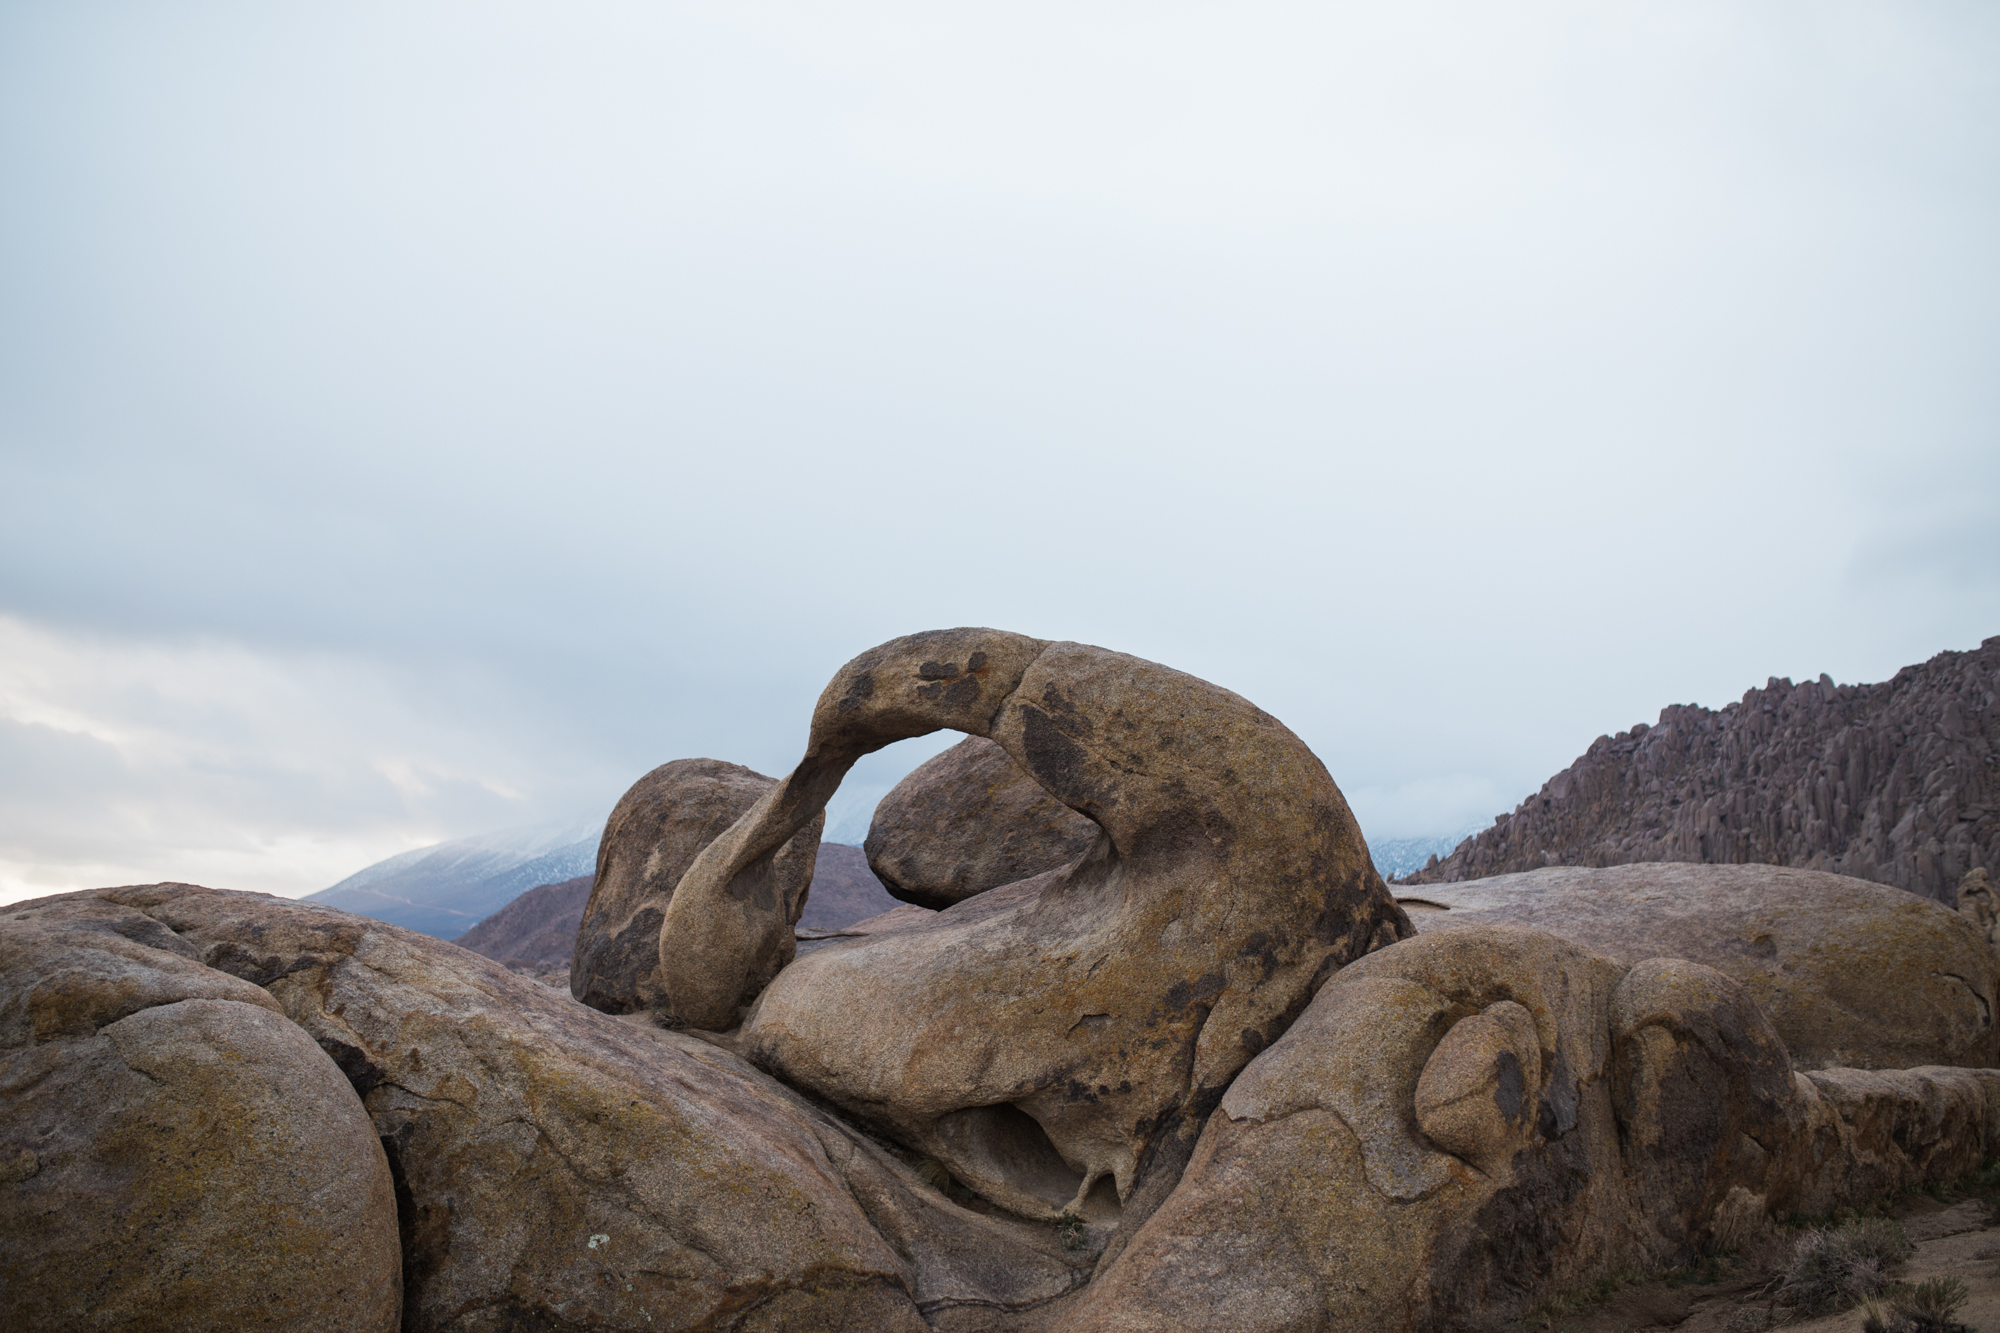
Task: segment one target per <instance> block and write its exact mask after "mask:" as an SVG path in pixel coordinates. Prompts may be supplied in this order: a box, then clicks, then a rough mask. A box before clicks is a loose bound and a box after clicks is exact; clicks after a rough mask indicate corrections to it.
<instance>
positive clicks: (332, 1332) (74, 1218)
mask: <svg viewBox="0 0 2000 1333" xmlns="http://www.w3.org/2000/svg"><path fill="white" fill-rule="evenodd" d="M326 915H330V916H336V917H340V918H341V919H343V920H349V919H351V918H348V917H346V916H345V914H343V913H337V912H328V913H326ZM198 957H199V951H198V950H197V949H196V948H194V947H193V946H192V945H190V944H189V943H187V942H186V941H185V940H182V939H181V938H180V937H178V936H177V935H175V934H174V933H173V932H172V931H170V930H168V929H166V928H165V927H163V926H162V925H160V924H159V923H158V922H156V921H154V920H152V919H151V918H149V917H147V916H145V915H144V914H142V913H139V912H134V911H131V910H128V909H125V908H123V907H121V906H119V905H118V904H116V903H114V902H110V901H107V900H105V899H104V898H102V897H99V896H97V895H89V894H72V895H67V896H65V897H62V898H56V899H49V900H44V901H43V902H40V903H28V904H18V905H16V906H13V907H9V908H6V909H4V910H0V1311H4V1318H0V1323H4V1324H5V1326H6V1327H7V1328H8V1329H10V1330H15V1331H16V1333H72V1331H73V1330H79V1329H105V1330H131V1331H132V1333H138V1331H139V1330H149V1329H162V1328H172V1329H175V1330H189V1333H208V1331H210V1330H213V1333H235V1331H236V1330H240V1329H299V1330H304V1329H326V1330H329V1333H394V1331H395V1329H396V1328H397V1326H398V1321H399V1319H400V1317H401V1309H400V1306H401V1291H400V1272H401V1267H400V1259H399V1247H398V1243H397V1233H396V1201H395V1195H394V1191H393V1187H392V1185H391V1182H390V1176H389V1166H388V1163H387V1161H386V1160H385V1159H384V1157H383V1153H382V1147H381V1145H380V1144H379V1143H378V1142H377V1141H376V1136H375V1133H374V1131H373V1129H372V1128H371V1127H370V1125H369V1122H368V1116H367V1113H366V1112H365V1111H363V1109H362V1106H361V1101H360V1099H359V1098H358V1097H357V1096H356V1095H355V1093H354V1090H353V1089H352V1088H351V1087H350V1086H349V1085H348V1082H347V1080H346V1079H345V1078H344V1077H342V1075H341V1071H340V1070H339V1069H338V1068H337V1067H336V1066H335V1064H334V1062H333V1061H332V1060H331V1059H329V1058H328V1057H327V1055H326V1054H325V1052H323V1051H322V1050H321V1049H320V1048H319V1047H318V1046H316V1045H314V1044H313V1042H312V1040H311V1039H310V1038H309V1037H307V1036H306V1034H305V1033H304V1032H302V1031H301V1030H300V1029H299V1028H298V1027H297V1026H296V1025H294V1024H293V1023H291V1022H289V1021H287V1019H286V1018H285V1016H284V1014H283V1012H282V1010H281V1009H280V1007H279V1005H278V1003H277V1001H275V1000H274V999H272V997H271V996H270V994H269V993H268V992H266V991H264V990H262V989H260V988H259V987H257V986H255V985H252V984H250V983H249V982H247V981H243V980H240V979H239V978H236V977H232V976H229V975H227V974H225V973H222V972H217V971H214V970H213V969H210V968H208V967H205V966H203V965H202V964H201V963H200V962H199V961H198Z"/></svg>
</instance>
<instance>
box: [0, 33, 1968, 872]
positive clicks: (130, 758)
mask: <svg viewBox="0 0 2000 1333" xmlns="http://www.w3.org/2000/svg"><path fill="white" fill-rule="evenodd" d="M1996 126H2000V10H1996V9H1994V8H1993V7H1991V6H1954V5H1945V4H1917V5H1909V6H1898V7H1883V6H1879V5H1867V4H1850V3H1828V4H1812V5H1803V4H1779V5H1775V6H1762V7H1745V6H1742V5H1740V4H1723V3H1704V2H1702V0H1695V2H1694V3H1687V4H1672V5H1669V4H1654V3H1638V4H1625V5H1617V6H1604V5H1600V4H1582V3H1566V2H1562V0H1549V2H1547V3H1535V4H1528V5H1517V6H1512V7H1508V8H1505V9H1501V8H1495V7H1493V6H1491V5H1486V4H1479V3H1455V2H1454V3H1421V2H1420V3H1416V4H1410V5H1397V6H1383V5H1362V4H1333V5H1317V4H1315V5H1304V4H1283V3H1271V4H1252V5H1238V6H1229V7H1219V6H1214V5H1178V4H1168V5H1164V6H1159V5H1149V6H1143V7H1140V6H1131V5H1125V4H1119V3H1102V4H1091V5H1086V6H1076V5H1048V4H1026V5H1017V6H1008V7H1005V8H987V9H980V8H977V7H966V6H945V5H937V4H928V3H927V4H913V3H882V4H868V3H862V4H857V5H847V6H840V7H837V8H828V7H825V6H810V5H803V4H796V3H760V2H757V0H752V2H751V3H743V4H729V5H720V4H708V3H695V4H678V5H665V6H660V5H638V4H626V3H612V2H609V0H607V2H604V3H590V2H588V0H586V2H584V3H578V4H572V5H564V6H559V7H553V6H546V5H528V4H519V3H504V2H503V3H497V4H483V5H477V6H472V5H463V4H455V3H440V4H428V5H420V6H414V7H412V6H406V5H398V6H389V5H380V4H366V3H364V4H357V5H349V6H343V7H339V8H330V7H320V8H312V7H297V6H292V7H285V6H278V7H273V6H268V5H252V4H243V3H234V2H230V3H213V4H201V3H196V4H192V5H181V6H176V7H174V8H173V9H171V10H168V9H164V8H159V7H149V6H144V5H135V4H120V3H110V4H106V5H93V6H88V7H78V6H69V7H62V6H39V7H37V6H14V7H11V8H6V9H0V198H4V199H6V200H7V201H8V204H7V207H6V208H5V209H4V210H0V614H5V615H9V616H12V617H13V620H12V621H11V622H9V624H10V628H8V629H7V630H6V633H7V634H8V635H10V636H12V637H10V638H9V639H8V641H7V642H8V644H9V645H10V647H9V654H8V663H7V666H6V676H5V678H6V680H7V682H8V684H7V687H6V689H7V698H8V700H9V703H8V704H7V711H6V712H5V713H4V714H0V716H4V717H5V718H6V719H9V720H8V721H7V722H6V723H5V726H6V727H7V731H6V732H5V740H4V744H5V745H6V746H8V747H9V748H8V750H7V751H6V754H7V756H8V757H7V760H6V763H5V764H4V765H0V782H5V783H6V784H8V785H7V790H8V791H9V792H10V793H13V795H12V796H10V801H12V802H13V804H12V805H10V807H9V809H8V810H7V812H5V813H0V853H3V854H4V856H5V857H6V858H7V861H8V864H9V865H10V866H11V867H13V868H12V869H9V870H8V871H7V872H6V873H7V874H9V875H11V876H13V879H12V880H10V881H9V882H10V883H14V884H24V883H29V882H32V883H33V884H35V885H40V886H49V885H54V884H57V883H61V884H65V885H66V884H71V883H83V882H96V881H100V880H102V879H104V878H107V877H117V876H130V877H133V878H145V879H151V878H158V877H160V876H162V875H167V874H173V875H186V876H196V877H199V876H207V877H210V878H214V879H217V880H221V879H228V880H229V881H230V882H232V883H235V884H238V885H239V886H244V887H260V886H279V887H283V888H284V889H285V891H288V892H289V891H298V890H302V889H306V888H311V887H316V886H317V885H319V884H321V883H324V882H326V881H327V880H328V879H331V878H336V877H338V875H339V874H344V873H345V872H346V871H347V870H349V869H352V868H354V867H355V858H357V857H358V858H364V859H365V858H366V857H367V856H369V855H372V854H373V852H374V851H375V850H377V849H382V850H395V849H397V848H400V847H404V846H408V845H411V844H412V843H413V842H415V841H420V840H423V839H426V838H430V837H441V836H456V835H463V834H470V833H476V832H479V831H481V830H482V829H485V828H491V827H495V826H499V825H505V824H511V823H514V822H535V821H540V820H558V819H572V818H589V817H595V816H599V815H601V814H602V813H603V811H604V809H605V808H607V807H608V805H609V803H610V802H611V801H612V800H613V799H615V797H616V795H617V793H618V791H619V790H621V789H622V787H623V786H624V785H625V784H626V783H627V782H629V781H630V780H631V779H632V778H633V777H636V776H637V775H638V774H639V773H641V772H643V771H645V770H646V769H647V768H649V767H651V766H652V765H653V764H656V763H659V762H663V761H665V760H668V759H672V758H676V757H682V756H690V755H712V756H714V757H717V758H723V759H730V760H734V761H737V762H741V763H745V764H749V765H750V766H752V767H754V768H757V769H759V770H760V771H764V772H767V773H772V774H777V773H782V772H783V771H785V770H786V769H787V768H788V767H789V766H790V765H791V764H792V763H793V762H794V761H795V760H796V759H797V757H798V754H799V749H800V746H801V744H802V742H803V739H804V728H805V722H806V719H807V717H808V716H809V714H810V711H811V707H812V702H813V699H814V698H815V697H816V695H817V693H818V691H819V689H820V687H821V686H822V685H823V684H824V682H825V681H826V679H827V678H828V676H830V675H831V673H832V672H833V670H834V669H835V668H837V667H838V666H839V665H840V663H841V662H843V661H844V660H846V659H847V658H848V657H849V656H851V655H852V654H853V653H855V652H858V651H860V650H861V649H864V648H866V647H868V646H869V645H871V644H873V643H876V642H880V641H882V640H884V639H887V638H889V637H892V636H894V635H897V634H901V633H907V632H909V631H911V630H915V629H920V628H926V627H930V626H937V625H951V624H967V623H971V624H980V623H984V624H995V625H999V626H1002V627H1005V628H1009V629H1015V630H1019V631H1022V632H1025V633H1031V634H1037V635H1043V636H1048V637H1068V638H1076V639H1081V640H1085V641H1088V642H1095V643H1101V644H1104V645H1106V646H1109V647H1112V648H1117V649H1121V650H1125V651H1130V652H1134V653H1138V654H1140V655H1143V656H1146V657H1150V658H1153V659H1155V660H1159V661H1163V662H1166V663H1168V664H1170V665H1173V666H1176V667H1180V668H1182V669H1185V670H1189V671H1193V672H1195V673H1196V674H1199V675H1202V676H1205V677H1207V678H1209V679H1212V680H1215V681H1216V682H1218V683H1220V684H1223V685H1226V686H1228V687H1230V688H1232V689H1236V690H1238V691H1239V692H1241V693H1243V694H1245V695H1247V696H1248V697H1251V698H1253V699H1255V700H1256V701H1257V702H1258V703H1259V704H1260V705H1262V706H1263V707H1265V708H1267V709H1269V710H1270V711H1271V712H1273V713H1274V714H1276V715H1277V716H1279V717H1281V718H1283V719H1284V720H1285V721H1286V722H1287V723H1288V724H1289V725H1291V726H1292V727H1293V728H1294V730H1296V731H1297V732H1298V733H1299V734H1300V735H1301V736H1302V737H1304V738H1305V739H1306V740H1307V742H1308V743H1309V744H1311V745H1312V746H1313V747H1314V748H1315V749H1316V751H1318V752H1319V753H1320V754H1321V755H1322V757H1324V758H1325V760H1326V762H1327V765H1328V767H1329V770H1330V771H1331V772H1332V773H1333V774H1334V776H1335V778H1336V780H1338V781H1340V782H1341V783H1342V784H1343V787H1344V789H1346V790H1348V791H1349V793H1350V795H1351V796H1353V798H1354V803H1355V806H1356V809H1357V810H1358V811H1361V812H1362V814H1363V824H1364V829H1366V830H1367V831H1369V832H1370V833H1371V834H1372V835H1375V836H1393V833H1391V832H1389V830H1392V829H1393V830H1396V831H1399V832H1404V833H1408V834H1411V835H1416V834H1427V833H1443V832H1449V831H1450V830H1451V829H1452V828H1453V827H1456V826H1458V825H1459V824H1460V823H1461V822H1462V821H1465V820H1467V819H1468V816H1467V813H1466V812H1467V811H1469V810H1472V808H1473V807H1474V806H1478V805H1482V804H1483V805H1488V806H1490V808H1488V809H1485V810H1483V811H1480V812H1478V813H1479V814H1483V815H1484V816H1485V817H1490V816H1491V815H1492V814H1494V813H1498V812H1499V811H1500V810H1503V809H1507V808H1510V807H1511V806H1512V804H1513V803H1514V802H1515V801H1516V800H1518V799H1519V797H1520V796H1521V795H1523V794H1525V793H1526V792H1528V791H1530V790H1532V789H1534V788H1535V787H1536V786H1537V785H1539V784H1540V782H1541V781H1542V780H1543V779H1544V778H1546V777H1547V776H1548V775H1549V774H1550V773H1552V772H1554V771H1555V770H1556V769H1558V768H1560V767H1561V766H1563V765H1564V764H1567V763H1568V762H1570V760H1571V759H1573V758H1574V757H1575V756H1576V755H1577V754H1578V753H1580V752H1581V751H1582V749H1583V748H1584V747H1585V746H1587V745H1588V744H1589V741H1590V739H1591V738H1592V737H1594V736H1596V735H1598V734H1600V733H1604V732H1612V731H1616V730H1619V729H1622V728H1624V727H1628V726H1630V725H1631V724H1632V723H1634V722H1638V721H1649V720H1651V719H1652V718H1653V717H1655V716H1656V715H1657V713H1658V710H1659V708H1660V707H1661V706H1662V705H1663V704H1666V703H1669V702H1702V703H1707V704H1711V705H1714V704H1720V703H1723V702H1727V701H1728V700H1730V699H1733V698H1735V697H1737V696H1738V695H1739V694H1740V693H1741V691H1742V690H1743V689H1744V688H1745V687H1746V686H1748V685H1750V684H1753V683H1757V682H1761V681H1762V680H1763V679H1764V678H1765V677H1766V676H1768V675H1771V674H1789V675H1792V676H1793V677H1795V678H1798V677H1806V678H1810V677H1812V676H1816V675H1817V674H1818V673H1819V672H1821V671H1828V672H1831V673H1832V674H1833V675H1834V676H1835V677H1836V678H1837V679H1840V680H1875V679H1882V678H1885V677H1886V676H1887V675H1889V674H1890V673H1892V672H1893V671H1894V670H1895V669H1896V668H1897V667H1899V666H1901V665H1903V664H1905V663H1908V662H1912V661H1918V660H1921V659H1923V658H1925V657H1928V656H1929V655H1930V654H1932V653H1934V652H1936V651H1938V650H1939V649H1941V648H1946V647H1959V648H1964V647H1970V646H1971V645H1972V644H1974V643H1976V642H1978V641H1979V639H1981V638H1982V637H1984V636H1986V635H1988V634H1992V633H1995V632H1996V631H2000V581H1996V579H1995V578H1994V577H1993V576H1992V573H1991V571H1992V569H1993V568H1994V567H1995V563H1994V562H1993V561H1991V560H1990V559H1985V558H1984V555H1983V553H1984V551H1985V549H1986V545H1990V543H1985V544H1982V541H1983V539H1982V536H1981V534H1982V531H1983V530H1982V529H1981V527H1980V524H1981V522H1982V521H1983V518H1982V516H1984V515H1988V514H1990V513H1991V512H1993V510H1994V508H1995V506H1996V505H2000V471H1996V470H1995V468H1994V467H1993V466H1992V464H1991V461H1990V460H1991V459H1992V458H1993V457H1994V456H1995V451H1994V450H1993V448H1992V447H1991V442H1992V441H1993V440H1994V438H1995V431H1996V428H1997V427H2000V415H1996V411H2000V407H1997V406H1996V401H1995V399H1994V396H1993V393H1992V389H1991V383H1992V376H1991V372H1990V367H1991V366H1992V365H1993V364H1994V362H1995V359H1996V357H2000V316H1996V313H1995V312H1996V311H2000V250H1996V249H1995V247H1994V246H1993V244H1992V240H1991V238H1992V237H1993V236H1994V235H1995V234H2000V190H1996V186H1995V182H1996V181H2000V130H1996ZM900 763H902V761H900V760H897V761H893V762H892V761H891V760H890V759H888V758H884V759H882V760H880V761H878V762H875V763H874V764H873V766H864V768H863V769H859V770H857V772H856V774H855V775H854V780H853V783H852V784H851V788H850V790H848V791H846V792H845V793H843V795H842V796H841V798H840V801H841V804H840V806H839V807H838V809H837V810H836V811H835V814H836V816H837V822H838V823H840V825H841V827H843V828H846V829H848V830H850V831H852V830H854V829H858V828H860V827H862V826H863V825H864V823H865V820H864V818H863V816H864V814H865V809H866V806H867V804H868V797H867V792H868V791H872V790H875V789H878V788H883V787H886V785H887V784H888V783H890V782H893V781H894V780H895V778H896V777H897V776H899V775H900V769H899V768H898V764H900ZM315 849H318V850H315ZM231 858H235V859H231Z"/></svg>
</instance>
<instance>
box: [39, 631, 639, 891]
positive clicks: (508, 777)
mask: <svg viewBox="0 0 2000 1333" xmlns="http://www.w3.org/2000/svg"><path fill="white" fill-rule="evenodd" d="M470 693H472V694H473V695H474V696H477V694H478V693H479V691H477V690H476V689H475V690H472V691H470ZM0 756H4V758H0V784H4V797H0V901H11V900H13V899H17V898H22V897H28V896H34V895H37V894H42V893H51V892H58V891H61V890H65V889H72V888H86V887H91V886H94V885H99V884H108V883H144V882H151V881H155V880H161V879H180V880H186V881H190V882H196V883H206V884H213V885H217V886H220V887H226V888H239V889H257V890H261V891H265V892H271V893H279V894H285V895H288V896H295V895H298V894H302V893H309V892H313V891H315V890H318V889H322V888H325V887H326V886H327V885H328V884H331V883H333V882H334V881H335V880H338V879H340V878H342V877H344V876H345V875H347V874H349V873H351V872H353V871H355V870H358V869H360V868H361V867H362V866H364V865H366V864H368V863H370V862H372V861H375V860H378V859H380V858H382V857H384V856H389V855H392V854H394V853H396V852H399V851H405V850H408V849H409V848H412V847H418V846H423V845H425V844H427V843H431V842H435V841H439V840H441V839H443V838H445V837H450V836H456V835H459V834H463V833H466V832H469V831H473V830H476V829H479V828H482V827H500V826H508V825H515V824H524V823H529V822H533V821H534V820H536V819H539V818H542V817H544V815H546V814H550V813H569V811H567V810H566V809H565V807H566V806H574V805H577V804H587V805H588V806H589V808H590V809H591V811H592V812H593V813H601V809H600V807H601V806H602V804H603V798H602V795H601V792H593V793H590V796H589V797H588V798H585V799H584V800H582V801H580V800H579V793H578V785H577V783H576V781H575V773H574V770H575V769H578V768H582V769H585V770H589V771H591V773H592V775H593V776H596V777H597V778H598V779H599V785H600V787H603V786H606V785H614V784H615V782H616V777H615V776H613V775H611V774H607V773H604V772H603V771H602V768H601V766H600V767H599V768H596V769H592V767H591V761H590V759H589V757H587V756H580V755H578V754H577V753H576V752H575V750H573V749H572V750H571V751H570V752H568V753H567V754H564V755H563V756H562V760H563V763H561V764H558V765H557V766H558V767H562V766H567V767H569V768H570V769H571V770H572V772H571V773H570V774H569V775H568V776H567V778H566V779H558V778H552V776H551V775H550V773H549V771H548V770H549V767H550V758H551V756H550V754H549V753H548V752H547V751H543V752H541V753H528V752H524V750H522V749H520V748H514V747H510V746H509V745H508V744H507V743H506V742H505V741H502V740H500V739H497V738H496V736H495V734H494V733H493V732H492V731H491V730H489V729H487V728H485V727H482V726H481V725H480V719H479V718H478V717H477V716H476V714H475V715H473V716H467V715H465V714H463V713H456V714H455V713H454V712H453V711H451V710H439V709H436V708H425V707H421V706H417V703H416V701H414V700H413V699H412V698H411V691H410V689H409V688H408V683H407V682H405V681H399V680H397V679H396V676H395V673H392V672H388V671H385V670H382V669H381V668H380V667H378V666H375V665H373V664H370V663H368V662H366V661H364V660H360V659H358V658H353V657H348V658H342V657H339V656H335V655H331V654H324V653H293V654H277V653H269V652H253V651H251V650H248V649H245V648H243V647H240V646H236V645H231V644H227V643H221V642H214V641H189V642H181V643H162V642H157V641H152V642H149V641H145V640H135V639H130V638H119V637H111V636H105V635H96V634H77V633H66V632H62V631H58V630H54V629H50V628H48V627H45V626H38V625H35V624H32V623H30V622H27V621H24V620H22V619H19V618H17V617H0ZM586 781H587V779H586ZM614 794H615V792H614ZM591 798H594V799H591Z"/></svg>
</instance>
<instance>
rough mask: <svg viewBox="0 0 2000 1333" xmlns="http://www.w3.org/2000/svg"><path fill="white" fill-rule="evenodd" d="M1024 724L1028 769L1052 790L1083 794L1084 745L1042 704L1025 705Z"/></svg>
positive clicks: (1022, 716) (1022, 736)
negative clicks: (1072, 736) (1074, 739)
mask: <svg viewBox="0 0 2000 1333" xmlns="http://www.w3.org/2000/svg"><path fill="white" fill-rule="evenodd" d="M1021 724H1022V725H1021V748H1022V749H1023V750H1024V751H1026V753H1027V758H1028V771H1029V772H1031V773H1033V774H1034V775H1035V778H1036V780H1037V781H1039V782H1040V783H1041V784H1042V785H1043V786H1044V787H1047V788H1048V789H1049V790H1050V791H1053V792H1058V793H1061V794H1062V795H1065V796H1069V795H1080V794H1081V788H1082V787H1083V776H1084V774H1083V764H1084V754H1083V750H1082V748H1081V747H1080V746H1078V745H1077V743H1076V742H1075V741H1072V740H1071V739H1070V738H1069V737H1068V736H1066V735H1064V734H1063V732H1062V731H1061V730H1059V729H1058V728H1057V726H1056V724H1055V723H1054V721H1052V720H1051V719H1050V717H1049V715H1048V714H1047V713H1045V712H1043V711H1042V710H1041V709H1039V708H1035V707H1033V706H1028V707H1024V708H1023V709H1022V710H1021Z"/></svg>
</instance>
